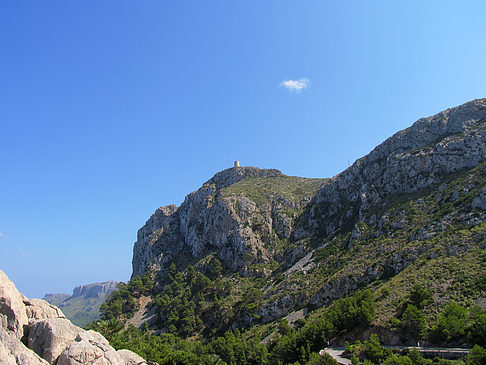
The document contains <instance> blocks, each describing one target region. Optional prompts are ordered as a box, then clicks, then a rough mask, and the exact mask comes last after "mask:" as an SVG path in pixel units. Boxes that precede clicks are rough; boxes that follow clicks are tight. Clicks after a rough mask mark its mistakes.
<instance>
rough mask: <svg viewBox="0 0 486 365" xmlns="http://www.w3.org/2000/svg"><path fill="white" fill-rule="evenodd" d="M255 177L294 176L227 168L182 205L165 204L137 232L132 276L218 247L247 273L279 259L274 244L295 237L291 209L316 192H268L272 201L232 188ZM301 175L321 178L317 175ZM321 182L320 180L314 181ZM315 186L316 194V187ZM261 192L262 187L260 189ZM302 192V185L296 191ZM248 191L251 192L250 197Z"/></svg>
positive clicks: (220, 254)
mask: <svg viewBox="0 0 486 365" xmlns="http://www.w3.org/2000/svg"><path fill="white" fill-rule="evenodd" d="M253 178H264V179H269V181H270V180H271V179H285V178H290V177H287V176H285V175H284V174H282V173H281V172H280V171H278V170H273V169H259V168H256V167H235V168H230V169H226V170H223V171H221V172H219V173H217V174H216V175H214V177H213V178H211V179H210V180H209V181H207V182H206V183H204V184H203V186H202V187H201V188H200V189H199V190H197V191H195V192H193V193H191V194H189V195H187V196H186V198H185V200H184V202H183V203H182V204H181V206H180V207H176V206H175V205H169V206H165V207H161V208H159V209H157V210H156V212H155V213H154V214H153V215H152V217H150V219H149V220H148V221H147V223H146V224H145V225H144V226H143V227H142V228H141V229H140V230H139V231H138V235H137V242H136V243H135V246H134V250H133V260H132V263H133V274H132V277H135V276H137V275H143V274H144V273H145V272H146V271H147V270H152V271H155V272H160V271H163V270H164V268H166V267H168V263H170V262H171V261H172V259H173V258H174V257H175V255H177V254H179V253H180V252H182V251H184V250H185V251H187V252H189V254H190V255H192V256H193V257H198V256H200V255H202V254H203V253H204V252H208V251H211V250H213V251H216V252H217V256H218V258H219V259H220V260H221V262H222V263H223V264H224V266H225V267H226V268H228V269H229V270H232V271H240V272H242V273H244V272H246V269H245V267H246V266H248V265H250V264H253V263H265V262H269V261H270V260H272V259H274V258H275V254H276V251H275V247H272V246H274V245H272V242H274V241H276V240H277V239H286V238H288V237H290V234H291V230H292V222H293V219H294V218H295V217H293V216H289V211H297V210H300V209H302V208H303V207H304V206H305V205H306V204H308V203H309V201H310V199H311V195H305V194H302V195H299V196H298V197H295V196H293V195H292V197H290V198H289V197H284V196H282V195H281V194H279V193H272V192H269V194H270V195H269V196H265V199H266V200H267V201H265V202H257V201H255V200H258V199H255V198H253V199H251V198H250V197H249V196H247V195H250V196H251V194H252V193H254V192H252V191H248V192H246V191H245V193H238V192H234V191H229V190H227V188H229V187H232V186H234V185H235V184H237V183H238V182H243V181H253V180H250V179H253ZM297 179H301V180H302V181H303V183H304V181H305V180H318V179H304V178H297ZM314 183H316V182H314ZM320 183H322V181H321V180H319V181H318V182H317V183H316V184H317V186H316V188H315V189H314V190H313V192H312V194H313V193H314V192H315V190H317V187H318V186H319V184H320ZM256 190H258V187H257V188H256ZM296 190H297V189H296ZM245 194H247V195H245Z"/></svg>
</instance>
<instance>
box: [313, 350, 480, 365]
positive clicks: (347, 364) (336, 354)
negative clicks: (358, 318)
mask: <svg viewBox="0 0 486 365" xmlns="http://www.w3.org/2000/svg"><path fill="white" fill-rule="evenodd" d="M383 347H386V348H389V349H409V350H413V349H417V350H418V352H420V353H421V354H425V353H432V354H437V355H439V354H441V353H442V354H458V355H464V356H465V355H467V354H469V351H470V350H471V349H465V348H450V347H409V346H383ZM343 352H344V347H326V348H325V349H322V350H321V351H319V355H321V356H322V355H324V353H327V354H329V355H331V356H332V358H333V359H334V360H336V361H337V362H338V363H339V364H342V365H351V360H349V359H346V358H345V357H342V354H343Z"/></svg>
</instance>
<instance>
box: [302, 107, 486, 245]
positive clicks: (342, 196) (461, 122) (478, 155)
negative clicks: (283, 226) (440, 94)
mask: <svg viewBox="0 0 486 365" xmlns="http://www.w3.org/2000/svg"><path fill="white" fill-rule="evenodd" d="M485 159H486V99H477V100H473V101H471V102H468V103H466V104H463V105H461V106H458V107H455V108H451V109H447V110H445V111H443V112H440V113H439V114H437V115H434V116H432V117H428V118H423V119H420V120H418V121H417V122H415V123H414V124H413V125H412V126H411V127H410V128H407V129H405V130H403V131H400V132H398V133H396V134H395V135H394V136H392V137H390V138H388V139H387V140H386V141H385V142H383V143H382V144H380V145H379V146H378V147H376V148H375V149H374V150H373V151H372V152H371V153H370V154H368V155H367V156H365V157H363V158H361V159H359V160H357V161H356V162H355V163H354V164H353V165H352V166H351V167H349V168H348V169H347V170H345V171H344V172H342V173H340V174H339V175H337V176H335V177H334V178H332V179H331V180H330V181H329V183H328V184H326V185H324V186H323V187H322V188H321V189H320V190H319V191H318V192H317V194H316V196H315V198H314V200H313V202H312V205H311V209H310V214H309V218H308V227H307V229H308V230H309V233H313V234H317V235H319V236H328V235H331V234H333V233H335V232H336V231H337V230H339V229H342V228H343V227H344V228H349V226H350V225H351V226H352V225H353V224H354V223H355V222H357V221H363V220H365V219H366V220H367V222H368V223H370V224H374V223H376V216H375V215H374V214H373V211H374V210H376V209H382V208H384V207H385V206H386V203H387V200H388V198H389V197H391V196H394V195H400V194H409V193H413V192H416V191H418V190H422V189H425V188H428V187H431V186H434V185H437V184H438V183H440V182H441V181H442V179H443V178H444V177H445V176H447V175H448V174H451V173H454V172H457V171H461V170H464V169H467V168H471V167H473V166H476V165H478V164H479V163H480V162H482V161H484V160H485Z"/></svg>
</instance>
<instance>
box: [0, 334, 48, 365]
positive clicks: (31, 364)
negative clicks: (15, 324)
mask: <svg viewBox="0 0 486 365" xmlns="http://www.w3.org/2000/svg"><path fill="white" fill-rule="evenodd" d="M0 364H6V365H20V364H28V365H47V364H49V363H48V362H47V361H46V360H44V359H42V358H41V357H40V356H38V355H37V354H36V353H35V352H33V351H32V350H30V349H29V348H28V347H27V346H25V345H24V344H23V343H22V342H21V341H19V339H18V338H17V337H16V336H15V335H14V334H13V333H12V332H11V331H8V330H6V329H5V328H2V327H0Z"/></svg>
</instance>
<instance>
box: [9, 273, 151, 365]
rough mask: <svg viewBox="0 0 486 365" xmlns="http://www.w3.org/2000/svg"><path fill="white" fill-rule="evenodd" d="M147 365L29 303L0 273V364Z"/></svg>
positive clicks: (50, 309) (42, 304)
mask: <svg viewBox="0 0 486 365" xmlns="http://www.w3.org/2000/svg"><path fill="white" fill-rule="evenodd" d="M134 361H136V362H135V363H136V364H146V362H145V361H144V360H143V359H142V358H141V357H139V356H138V355H136V354H135V353H133V352H131V351H128V350H120V351H116V350H115V349H114V348H113V347H111V346H110V344H109V343H108V341H107V340H106V339H105V338H104V337H103V336H102V335H101V334H99V333H97V332H94V331H85V330H83V329H82V328H80V327H77V326H75V325H73V324H72V323H71V322H70V321H69V320H68V319H66V318H65V317H64V314H63V313H62V311H61V310H60V309H59V308H57V307H55V306H54V305H51V304H49V303H47V302H46V301H44V300H42V299H28V298H26V297H25V296H24V295H22V294H20V293H19V292H18V290H17V288H16V287H15V285H14V284H13V283H12V282H11V281H10V280H9V278H8V277H7V276H6V275H5V274H4V273H3V272H2V271H1V270H0V364H9V365H25V364H29V365H30V364H32V365H36V364H39V365H42V364H64V365H68V364H106V365H129V364H134Z"/></svg>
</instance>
